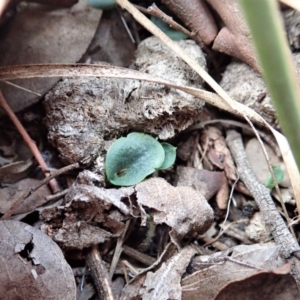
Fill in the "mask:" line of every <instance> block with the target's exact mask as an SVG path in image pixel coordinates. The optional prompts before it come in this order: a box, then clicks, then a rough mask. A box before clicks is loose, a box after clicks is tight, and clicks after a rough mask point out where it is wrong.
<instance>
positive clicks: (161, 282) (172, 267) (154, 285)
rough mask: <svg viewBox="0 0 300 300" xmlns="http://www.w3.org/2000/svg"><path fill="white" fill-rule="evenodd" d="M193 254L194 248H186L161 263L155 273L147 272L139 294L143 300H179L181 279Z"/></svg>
mask: <svg viewBox="0 0 300 300" xmlns="http://www.w3.org/2000/svg"><path fill="white" fill-rule="evenodd" d="M195 254H196V250H195V248H193V247H192V246H188V247H186V248H183V249H181V250H180V251H179V252H178V254H176V255H174V256H173V257H172V258H170V259H169V260H168V261H167V262H166V263H163V264H162V265H161V267H160V268H159V269H158V270H157V271H156V272H151V271H149V272H148V273H147V275H146V279H145V281H144V283H143V287H142V289H140V292H139V294H140V296H142V297H143V300H150V299H160V300H169V299H174V300H181V294H182V288H181V285H180V282H181V277H182V274H183V273H184V272H185V271H186V267H187V266H188V264H189V263H190V260H191V258H192V257H193V256H194V255H195Z"/></svg>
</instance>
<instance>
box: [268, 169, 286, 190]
mask: <svg viewBox="0 0 300 300" xmlns="http://www.w3.org/2000/svg"><path fill="white" fill-rule="evenodd" d="M272 169H273V172H274V175H275V179H276V182H277V184H280V183H281V182H282V180H283V178H284V172H283V170H282V169H281V168H280V167H279V166H272ZM265 186H266V187H267V188H269V189H273V188H274V187H275V182H274V180H273V178H272V175H271V174H269V176H268V178H267V180H266V182H265Z"/></svg>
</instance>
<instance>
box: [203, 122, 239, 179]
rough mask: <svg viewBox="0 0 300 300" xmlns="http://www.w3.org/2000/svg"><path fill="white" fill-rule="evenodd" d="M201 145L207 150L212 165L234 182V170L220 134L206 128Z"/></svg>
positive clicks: (217, 131)
mask: <svg viewBox="0 0 300 300" xmlns="http://www.w3.org/2000/svg"><path fill="white" fill-rule="evenodd" d="M201 144H202V147H203V148H204V149H206V148H208V150H207V156H208V158H209V159H210V161H211V162H212V164H214V165H215V166H217V167H218V168H220V169H221V170H224V171H225V173H226V176H227V177H228V178H229V179H231V180H233V181H234V180H236V168H235V166H234V162H233V159H232V157H231V153H230V151H229V149H228V147H227V144H226V142H225V138H224V136H223V134H222V132H221V131H220V130H219V129H218V128H216V127H213V126H208V127H207V128H206V129H205V130H204V131H203V135H202V136H201Z"/></svg>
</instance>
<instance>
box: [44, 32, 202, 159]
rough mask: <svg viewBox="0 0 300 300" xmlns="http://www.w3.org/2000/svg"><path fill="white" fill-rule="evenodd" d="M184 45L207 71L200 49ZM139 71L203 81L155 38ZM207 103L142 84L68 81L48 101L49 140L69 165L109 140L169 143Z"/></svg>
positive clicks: (146, 45)
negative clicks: (134, 135)
mask: <svg viewBox="0 0 300 300" xmlns="http://www.w3.org/2000/svg"><path fill="white" fill-rule="evenodd" d="M178 44H179V46H181V47H182V48H184V49H185V51H186V52H188V54H189V55H190V56H191V57H192V58H193V59H196V60H197V61H198V62H199V64H200V65H202V66H203V67H205V64H206V62H205V58H204V55H203V53H202V51H201V49H200V47H199V46H198V45H197V44H196V43H195V42H194V41H191V40H188V41H179V42H178ZM135 67H136V68H137V69H138V70H140V71H142V72H145V73H149V74H151V75H154V76H157V77H160V78H163V79H166V80H169V81H172V82H174V83H176V84H180V85H188V86H192V87H198V88H199V87H200V88H201V87H202V84H203V81H202V79H201V78H200V76H199V75H197V74H196V73H195V72H194V71H193V70H192V69H191V68H190V67H189V66H188V65H187V64H186V63H185V62H184V61H182V60H181V59H180V58H178V57H177V56H176V54H174V53H173V52H172V50H170V49H169V48H168V47H167V46H165V45H163V44H162V42H161V41H160V40H159V39H157V38H155V37H151V38H148V39H146V40H144V41H143V42H142V43H141V44H140V45H139V47H138V50H137V53H136V61H135ZM203 105H204V102H203V101H201V100H199V99H197V98H195V97H193V96H191V95H188V94H186V93H184V92H182V91H178V90H175V89H170V88H168V87H166V86H163V85H160V84H155V83H148V82H142V81H138V80H123V79H122V80H118V79H101V78H84V77H82V78H71V79H70V78H66V79H64V80H62V81H61V82H60V83H58V84H57V85H56V87H55V88H54V89H53V90H52V91H50V92H49V93H48V94H47V95H46V98H45V109H46V118H45V124H46V126H47V128H48V131H49V133H48V137H49V140H50V141H51V143H52V144H53V145H54V146H55V147H56V148H57V149H58V150H59V152H60V155H61V158H62V159H63V161H65V162H68V163H73V162H78V161H80V160H82V159H83V158H85V157H88V156H90V155H91V154H95V153H97V152H98V153H99V151H100V150H101V149H102V148H103V147H104V141H107V140H111V139H113V138H115V137H119V136H121V135H122V134H124V133H126V132H128V131H140V132H145V133H150V134H153V135H157V136H158V137H159V138H160V139H168V138H170V137H172V136H174V135H175V133H176V132H178V131H181V130H184V129H185V128H187V127H188V126H189V125H191V124H193V123H194V122H195V121H196V120H198V119H199V113H200V112H201V109H202V107H203Z"/></svg>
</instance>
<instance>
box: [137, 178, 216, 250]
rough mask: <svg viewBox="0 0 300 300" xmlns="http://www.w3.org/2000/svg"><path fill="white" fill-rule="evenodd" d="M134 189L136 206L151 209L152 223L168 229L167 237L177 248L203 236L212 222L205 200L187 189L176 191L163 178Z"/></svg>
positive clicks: (177, 188) (211, 213) (211, 212)
mask: <svg viewBox="0 0 300 300" xmlns="http://www.w3.org/2000/svg"><path fill="white" fill-rule="evenodd" d="M135 190H136V192H137V194H136V195H137V201H138V204H139V205H140V206H144V207H148V208H150V209H152V210H153V211H151V215H152V217H153V221H154V223H155V224H167V225H168V226H169V227H171V229H172V230H171V232H170V236H171V239H172V241H173V242H174V243H175V244H176V245H180V244H181V240H182V239H183V238H189V237H195V236H197V235H199V234H201V233H204V232H205V231H206V230H208V228H209V227H210V226H211V224H212V222H213V210H212V208H211V207H210V206H209V204H208V203H207V200H206V199H205V198H204V197H203V196H202V195H200V194H199V193H197V192H196V191H195V190H194V189H192V188H190V187H183V186H179V187H176V188H175V187H173V186H171V185H170V184H169V183H167V181H165V180H164V179H162V178H151V179H149V180H146V181H144V182H141V183H139V184H137V185H136V186H135ZM141 211H143V209H142V210H141Z"/></svg>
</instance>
